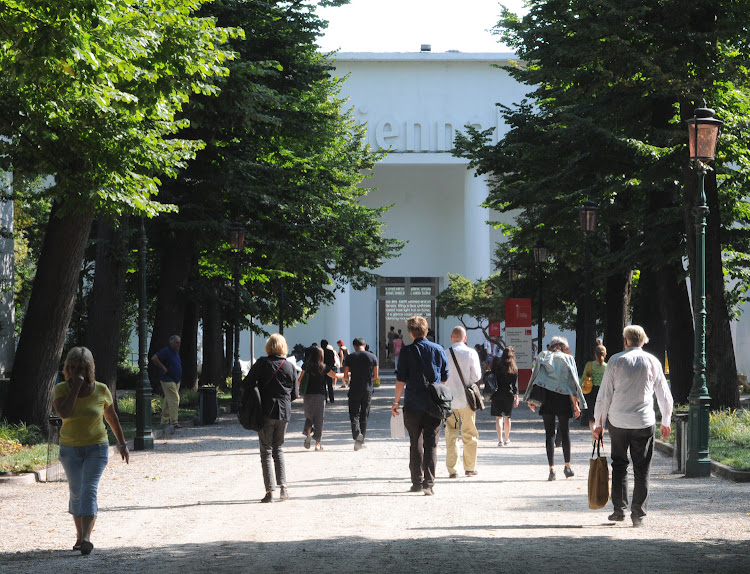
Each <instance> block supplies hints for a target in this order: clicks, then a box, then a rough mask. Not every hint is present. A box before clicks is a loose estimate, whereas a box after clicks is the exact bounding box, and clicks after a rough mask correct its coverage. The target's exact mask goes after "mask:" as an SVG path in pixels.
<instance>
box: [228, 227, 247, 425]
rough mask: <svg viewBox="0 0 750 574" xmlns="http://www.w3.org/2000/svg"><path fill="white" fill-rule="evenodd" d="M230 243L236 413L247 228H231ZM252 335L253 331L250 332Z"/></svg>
mask: <svg viewBox="0 0 750 574" xmlns="http://www.w3.org/2000/svg"><path fill="white" fill-rule="evenodd" d="M229 245H230V247H231V248H232V251H234V364H233V365H232V403H231V405H230V410H231V411H232V412H233V413H236V412H237V411H238V410H239V408H240V395H241V393H240V385H241V384H242V367H241V366H240V251H241V250H242V248H243V247H244V246H245V229H244V228H243V227H242V225H240V224H239V223H233V224H232V225H231V227H230V228H229ZM250 336H251V337H252V333H251V334H250Z"/></svg>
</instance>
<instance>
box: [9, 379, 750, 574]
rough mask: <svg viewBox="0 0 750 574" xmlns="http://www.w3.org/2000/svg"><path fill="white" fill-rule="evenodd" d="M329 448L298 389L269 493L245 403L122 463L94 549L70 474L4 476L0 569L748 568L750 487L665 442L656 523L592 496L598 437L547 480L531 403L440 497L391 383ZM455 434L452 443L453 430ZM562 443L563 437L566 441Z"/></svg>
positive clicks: (659, 459) (443, 486) (339, 425)
mask: <svg viewBox="0 0 750 574" xmlns="http://www.w3.org/2000/svg"><path fill="white" fill-rule="evenodd" d="M337 393H338V394H337V400H336V403H335V404H334V406H333V407H332V408H329V409H328V411H327V413H326V417H327V418H326V426H325V429H324V435H323V444H324V446H325V450H324V451H323V452H314V451H313V450H309V451H308V450H305V449H304V448H303V446H302V443H303V439H302V435H301V434H300V431H301V427H302V422H303V420H302V414H301V409H302V404H301V401H297V403H296V404H295V406H294V417H293V421H292V423H291V425H290V428H289V432H288V434H287V443H286V449H285V451H286V457H287V473H288V478H289V485H290V494H291V499H290V500H289V501H287V502H284V503H274V504H271V505H269V504H258V501H259V500H260V498H261V497H262V496H263V494H264V489H263V480H262V476H261V469H260V462H259V455H258V442H257V435H256V434H255V433H249V432H247V431H244V430H243V429H242V428H241V427H240V426H239V425H238V424H237V422H236V419H235V418H234V416H233V415H223V416H222V417H220V419H219V421H218V423H217V424H215V425H210V426H206V427H195V428H184V429H181V430H179V431H177V434H176V435H175V436H174V437H171V438H170V439H168V440H159V441H157V442H156V445H155V449H154V451H152V452H138V453H134V454H133V457H132V459H131V464H130V465H129V466H126V465H125V464H124V463H122V462H119V461H115V460H112V461H111V462H110V465H109V466H108V467H107V470H106V471H105V475H104V477H103V479H102V483H101V486H100V496H99V505H100V514H99V519H98V522H97V527H96V530H95V532H94V537H93V542H94V544H95V549H94V552H93V553H92V554H91V556H89V557H82V556H80V554H78V553H75V552H72V551H71V550H68V549H69V548H70V547H71V546H72V544H73V541H74V534H73V532H74V531H73V525H72V520H71V519H70V517H69V515H67V514H66V509H67V485H66V484H64V483H50V484H35V485H30V486H20V485H12V486H8V485H4V486H1V487H0V572H2V573H3V574H5V573H10V572H14V573H29V574H31V573H32V572H33V573H37V572H66V573H67V572H82V573H85V572H107V573H113V572H114V573H119V572H123V573H124V572H138V573H143V572H159V573H160V574H177V573H180V574H185V573H188V572H189V573H193V572H197V573H203V572H206V573H208V572H211V573H214V572H231V573H238V572H249V571H258V572H273V573H286V572H290V573H291V572H294V573H297V572H300V573H302V572H324V573H326V574H330V573H333V572H342V573H344V572H345V573H359V572H363V573H370V572H372V573H375V572H377V573H384V572H417V573H422V572H424V573H430V574H433V573H437V572H446V571H447V572H464V571H480V572H483V573H490V572H503V573H506V572H552V571H556V572H581V571H598V572H639V573H643V572H659V573H669V572H681V573H682V572H690V573H693V572H723V573H732V572H745V573H747V572H749V571H750V516H749V515H750V486H748V485H742V484H734V483H731V482H728V481H726V480H724V479H720V478H715V477H712V478H706V479H685V478H684V477H680V476H676V475H672V474H670V471H671V460H670V459H669V458H667V457H665V456H664V455H661V454H656V455H655V460H654V466H653V471H652V479H651V485H652V490H651V505H650V509H649V515H648V517H647V526H646V527H645V528H641V529H636V528H632V527H631V526H630V523H629V521H626V522H624V523H618V524H612V523H609V522H608V521H607V520H606V517H607V515H608V514H609V512H611V506H608V507H607V508H606V509H603V510H599V511H592V510H589V509H588V505H587V499H586V472H587V468H588V457H589V454H590V438H589V437H590V434H589V433H588V431H587V430H585V429H583V428H581V427H580V426H579V425H578V424H577V423H576V425H575V426H574V431H573V433H572V435H573V443H574V444H573V468H574V470H575V472H576V476H575V477H573V478H570V479H567V480H566V479H564V477H563V476H562V472H561V470H562V460H560V461H559V463H558V480H557V481H554V482H547V480H546V479H547V465H546V459H545V454H544V444H543V443H544V435H543V430H542V424H541V419H539V418H538V417H537V416H536V415H533V414H532V413H530V411H529V410H528V408H526V407H525V406H521V407H520V408H519V409H518V410H517V411H516V415H515V417H514V421H515V422H514V425H513V431H512V434H511V439H512V446H510V447H508V448H505V447H503V448H499V447H497V446H496V445H497V437H496V435H495V431H494V421H493V419H492V418H491V417H490V415H489V411H484V412H481V413H479V417H478V426H479V428H480V450H479V463H478V467H477V468H478V470H479V476H477V477H473V478H464V477H463V473H461V478H459V479H449V478H448V475H447V471H446V469H445V449H444V448H443V447H442V446H441V449H440V455H439V459H438V479H437V483H436V486H435V496H433V497H428V496H423V495H421V494H412V493H409V492H408V489H409V487H410V481H409V472H408V443H407V441H405V440H392V439H390V438H389V436H390V435H389V411H388V409H389V405H390V403H391V401H392V398H393V384H392V383H390V384H388V383H386V384H384V386H383V387H381V388H380V389H379V390H377V393H376V396H375V400H374V403H373V412H372V416H371V429H370V432H369V433H368V437H367V439H368V440H367V442H366V448H364V449H362V450H361V451H359V452H354V450H353V441H352V440H351V434H350V431H349V422H348V414H347V409H346V399H345V394H344V391H341V390H339V391H337ZM442 440H443V439H442V437H441V444H442ZM559 452H560V451H559V450H558V453H559Z"/></svg>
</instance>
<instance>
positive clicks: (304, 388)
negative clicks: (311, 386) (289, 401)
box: [299, 371, 310, 395]
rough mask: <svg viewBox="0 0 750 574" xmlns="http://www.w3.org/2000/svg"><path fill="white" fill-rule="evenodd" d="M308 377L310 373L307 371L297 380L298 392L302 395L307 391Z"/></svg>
mask: <svg viewBox="0 0 750 574" xmlns="http://www.w3.org/2000/svg"><path fill="white" fill-rule="evenodd" d="M309 379H310V375H308V374H307V371H305V373H304V374H303V375H302V379H301V380H300V382H299V394H300V395H304V394H305V393H306V392H307V381H308V380H309Z"/></svg>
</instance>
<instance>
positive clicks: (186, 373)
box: [180, 299, 200, 390]
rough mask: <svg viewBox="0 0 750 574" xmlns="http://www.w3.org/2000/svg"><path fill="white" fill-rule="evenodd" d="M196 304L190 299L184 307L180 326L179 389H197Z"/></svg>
mask: <svg viewBox="0 0 750 574" xmlns="http://www.w3.org/2000/svg"><path fill="white" fill-rule="evenodd" d="M199 309H200V308H199V306H198V304H197V303H196V302H195V301H193V300H192V299H191V300H189V301H188V302H187V304H186V305H185V320H184V321H183V326H182V346H181V347H180V358H181V361H182V384H181V385H180V388H181V389H191V390H196V389H197V388H198V321H199V319H200V313H199Z"/></svg>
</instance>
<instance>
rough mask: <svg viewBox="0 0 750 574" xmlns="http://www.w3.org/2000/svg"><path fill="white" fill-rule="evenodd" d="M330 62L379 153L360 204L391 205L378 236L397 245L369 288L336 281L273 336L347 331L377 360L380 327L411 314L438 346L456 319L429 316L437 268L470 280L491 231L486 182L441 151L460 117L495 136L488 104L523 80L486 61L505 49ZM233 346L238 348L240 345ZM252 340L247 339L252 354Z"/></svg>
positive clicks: (440, 280)
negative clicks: (422, 320) (309, 313)
mask: <svg viewBox="0 0 750 574" xmlns="http://www.w3.org/2000/svg"><path fill="white" fill-rule="evenodd" d="M335 58H336V59H335V62H334V64H335V67H336V69H335V72H334V75H335V76H337V77H342V78H344V77H345V78H346V81H345V82H344V85H343V89H342V96H343V97H344V98H347V104H346V105H347V106H350V107H352V108H353V111H354V116H355V119H356V120H357V121H358V122H360V123H363V124H366V126H367V141H368V143H369V144H370V146H371V147H372V148H373V149H380V150H385V151H387V152H388V155H387V156H386V157H385V158H384V159H383V160H382V161H380V162H378V163H377V164H376V166H375V168H374V170H373V176H372V177H371V178H369V179H367V180H365V181H364V182H363V186H365V187H367V188H370V189H371V191H370V192H369V194H368V195H367V196H366V197H365V198H364V199H363V202H364V203H365V204H367V205H368V206H371V207H382V206H388V205H392V206H393V207H392V208H391V209H390V210H389V211H387V212H386V213H385V215H384V218H383V220H384V223H385V234H386V235H387V236H388V237H393V238H396V239H400V240H402V241H404V242H405V243H406V245H405V247H404V249H403V250H402V251H401V253H400V255H399V256H398V257H396V258H394V259H391V260H389V261H386V262H385V264H384V265H383V266H382V267H381V268H379V269H377V270H376V271H375V272H376V273H377V274H378V275H379V276H380V280H379V284H378V286H376V287H372V288H369V289H367V290H365V291H354V290H352V289H347V290H346V291H345V292H344V293H343V294H338V296H337V298H336V302H335V304H334V305H331V306H328V307H324V308H323V309H321V310H320V311H319V312H318V314H317V315H316V316H315V317H314V318H313V319H312V320H310V321H309V323H308V324H306V325H299V326H295V327H291V328H286V329H285V331H284V335H285V337H286V339H287V341H288V342H289V345H290V347H292V346H293V345H294V344H296V343H302V344H303V345H305V346H308V345H310V344H311V343H312V342H319V341H320V340H321V339H322V338H325V339H327V340H328V341H329V342H330V343H331V344H332V345H333V346H334V347H335V346H336V345H335V342H336V341H337V340H339V339H342V340H343V341H344V342H345V343H346V345H347V346H349V347H351V342H352V339H353V338H354V337H364V338H365V340H366V341H367V343H368V344H369V345H370V346H371V350H373V351H375V352H377V353H378V355H379V356H380V358H381V363H382V362H383V360H384V358H385V347H386V344H387V332H388V331H389V330H390V327H394V330H395V331H398V330H399V329H400V330H401V331H402V335H403V336H404V340H405V342H406V343H409V342H410V341H411V339H410V338H409V337H408V333H407V331H406V328H405V319H406V318H407V317H409V316H411V315H415V314H418V315H423V316H425V317H426V318H427V319H428V321H429V322H430V325H431V327H432V329H433V330H434V332H435V337H436V340H437V341H438V342H439V343H442V344H448V343H449V337H450V330H451V329H452V328H453V326H454V325H456V324H457V320H456V319H453V320H450V319H448V320H440V319H437V318H436V317H435V296H436V295H437V293H438V292H439V291H440V290H441V289H443V288H445V286H446V285H447V281H448V274H449V273H458V274H461V275H463V276H465V277H468V278H470V279H478V278H482V277H487V276H489V275H490V274H491V273H492V272H493V269H492V261H491V259H492V254H493V252H494V247H493V246H494V245H495V243H497V242H498V241H500V240H501V236H500V234H499V232H496V231H494V230H493V229H492V227H491V226H490V225H488V224H487V221H488V220H489V219H490V218H491V215H490V213H489V211H488V210H487V209H484V208H482V207H480V205H481V203H482V202H483V201H484V200H485V199H486V198H487V193H488V188H487V182H486V179H485V178H483V177H476V174H475V172H474V171H473V170H470V169H468V168H467V162H466V161H465V160H462V159H458V158H455V157H453V156H452V155H451V153H450V150H451V149H452V147H453V141H454V138H455V134H456V132H457V131H465V128H464V126H466V125H472V126H474V127H476V128H477V129H480V130H486V129H489V128H491V129H493V130H494V131H493V141H494V142H497V141H498V138H500V137H502V135H503V134H504V133H505V131H506V126H505V125H504V123H503V119H502V117H501V115H500V110H499V108H498V107H497V106H496V103H498V102H500V103H503V104H506V105H510V104H512V103H514V102H519V101H520V100H521V99H523V97H524V93H525V87H524V86H522V85H520V84H518V83H517V82H515V80H513V79H512V78H511V77H510V76H509V75H508V73H507V72H506V71H504V70H500V69H498V68H497V67H495V66H503V65H506V64H508V63H509V60H510V59H512V58H513V55H512V54H465V53H458V52H447V53H432V52H420V53H393V54H388V53H339V54H337V55H336V57H335ZM470 337H473V339H470V343H472V344H473V343H474V342H481V340H482V338H481V335H479V334H477V335H470ZM242 347H243V348H242V355H243V356H244V355H245V353H246V352H247V349H248V346H247V343H246V342H243V344H242ZM262 348H263V343H262V340H261V338H260V337H258V338H256V349H257V351H256V356H259V355H262V354H263V352H262ZM386 364H387V363H386Z"/></svg>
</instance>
